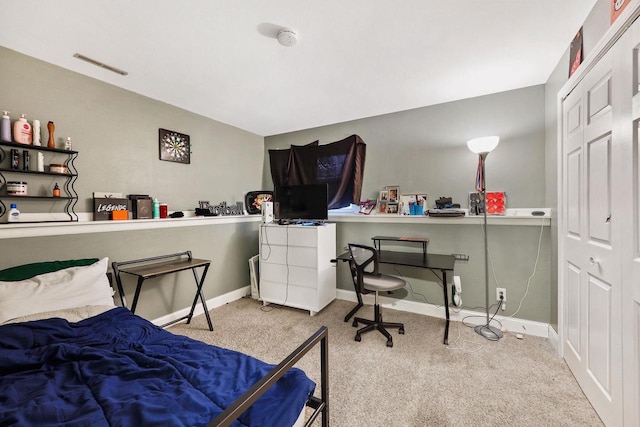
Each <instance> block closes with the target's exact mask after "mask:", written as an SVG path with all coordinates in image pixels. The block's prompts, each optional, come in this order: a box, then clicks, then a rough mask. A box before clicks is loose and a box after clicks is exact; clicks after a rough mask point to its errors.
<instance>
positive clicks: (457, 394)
mask: <svg viewBox="0 0 640 427" xmlns="http://www.w3.org/2000/svg"><path fill="white" fill-rule="evenodd" d="M352 306H353V303H350V302H347V301H341V300H336V301H334V302H333V303H331V304H330V305H329V306H328V307H326V308H325V309H324V310H322V311H321V312H320V313H318V314H317V315H315V316H309V313H308V312H305V311H301V310H296V309H290V308H286V307H281V306H272V305H270V306H267V307H263V306H262V304H261V303H260V302H258V301H255V300H251V299H248V298H245V299H241V300H238V301H234V302H233V303H230V304H227V305H225V306H222V307H219V308H216V309H214V310H211V318H212V321H213V325H214V331H213V332H209V330H208V329H207V326H206V322H205V319H204V316H198V317H197V318H194V321H193V322H192V323H191V325H185V324H178V325H175V326H173V327H172V328H171V329H170V331H171V332H173V333H177V334H184V335H188V336H190V337H193V338H195V339H199V340H202V341H205V342H208V343H210V344H214V345H218V346H221V347H226V348H231V349H234V350H239V351H242V352H244V353H247V354H250V355H252V356H255V357H257V358H259V359H262V360H265V361H267V362H270V363H278V362H280V360H282V359H283V358H284V357H286V356H287V355H288V354H289V353H290V352H291V351H292V350H294V349H295V348H296V347H297V346H298V345H299V344H300V343H302V342H303V341H304V340H305V339H306V338H308V337H309V335H311V334H312V333H314V332H315V331H316V330H317V329H318V328H319V327H320V326H322V325H326V326H328V327H329V377H330V384H329V390H330V391H329V398H330V400H329V405H330V421H331V425H332V426H334V427H343V426H349V427H360V426H363V427H364V426H366V427H372V426H380V427H382V426H384V427H395V426H602V425H603V424H602V423H601V421H600V419H599V418H598V416H597V414H596V413H595V411H594V410H593V408H592V407H591V405H590V404H589V402H588V401H587V399H586V398H585V396H584V394H583V393H582V391H581V390H580V387H579V386H578V384H577V383H576V381H575V379H574V378H573V376H572V375H571V372H570V371H569V369H568V367H567V365H566V364H565V362H564V361H563V359H561V358H560V357H558V355H557V353H556V352H555V350H554V349H553V348H552V347H551V345H550V344H549V342H548V341H547V340H546V339H542V338H536V337H530V336H525V337H524V339H522V340H519V339H516V338H515V336H513V335H512V334H510V333H507V334H506V336H505V338H503V339H501V340H500V341H497V342H491V341H487V340H486V339H484V338H482V337H481V336H479V335H477V334H476V333H475V332H474V331H473V329H471V328H468V327H466V326H464V325H462V324H461V323H459V322H452V323H451V329H450V332H449V342H450V345H449V346H445V345H443V344H442V338H443V331H444V320H441V319H436V318H433V317H429V316H422V315H418V314H412V313H405V312H400V311H395V310H391V309H385V308H383V309H382V310H383V318H384V320H386V321H390V322H403V323H404V324H405V330H406V334H405V335H399V334H398V333H397V331H392V335H393V341H394V346H393V348H388V347H387V346H386V345H385V344H386V339H385V338H384V337H383V336H382V335H381V334H379V333H378V332H369V333H367V334H364V335H363V336H362V342H355V341H354V339H353V338H354V333H355V328H353V327H352V326H351V322H349V323H345V322H344V321H343V318H344V315H345V314H346V313H347V312H348V311H349V310H350V309H351V307H352ZM372 312H373V309H372V307H371V306H365V307H363V308H361V309H360V311H359V313H358V315H360V316H361V317H364V318H371V317H372ZM297 366H298V367H300V368H301V369H303V370H304V371H305V372H307V374H308V375H309V376H310V377H311V378H312V379H313V380H314V381H316V383H319V378H320V375H319V373H320V370H319V350H314V351H312V352H311V353H309V354H308V355H307V356H306V357H305V358H303V359H302V360H301V361H300V362H299V363H298V365H297ZM317 394H318V393H317V392H316V395H317ZM315 425H320V423H319V421H316V423H315Z"/></svg>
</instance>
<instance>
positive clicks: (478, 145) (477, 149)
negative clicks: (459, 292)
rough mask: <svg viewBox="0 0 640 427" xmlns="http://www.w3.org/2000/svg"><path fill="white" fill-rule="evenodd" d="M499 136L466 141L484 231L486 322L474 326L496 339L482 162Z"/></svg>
mask: <svg viewBox="0 0 640 427" xmlns="http://www.w3.org/2000/svg"><path fill="white" fill-rule="evenodd" d="M499 141H500V138H499V137H497V136H485V137H482V138H476V139H472V140H470V141H467V146H468V147H469V150H471V151H472V152H474V153H476V154H478V155H479V156H480V158H479V162H478V163H479V164H478V171H477V172H476V190H478V191H480V193H481V194H482V206H483V210H482V216H483V220H484V221H483V227H484V228H483V231H484V286H485V302H486V307H487V310H486V311H487V313H486V314H487V322H486V323H485V324H484V325H478V326H476V327H475V328H474V330H475V331H476V333H477V334H479V335H482V336H483V337H485V338H486V339H488V340H491V341H497V340H499V339H500V338H502V337H503V334H502V331H501V330H500V329H498V328H496V327H494V326H491V319H490V318H489V307H490V305H489V238H488V233H487V184H486V181H485V179H484V177H485V175H484V171H485V168H484V163H485V161H486V159H487V155H489V153H490V152H491V151H492V150H493V149H494V148H496V147H497V146H498V142H499Z"/></svg>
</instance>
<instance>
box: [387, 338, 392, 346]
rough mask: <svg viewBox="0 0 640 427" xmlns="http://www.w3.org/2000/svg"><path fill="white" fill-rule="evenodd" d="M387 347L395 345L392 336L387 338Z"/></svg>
mask: <svg viewBox="0 0 640 427" xmlns="http://www.w3.org/2000/svg"><path fill="white" fill-rule="evenodd" d="M387 347H393V340H392V339H391V338H389V339H388V340H387Z"/></svg>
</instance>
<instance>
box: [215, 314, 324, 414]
mask: <svg viewBox="0 0 640 427" xmlns="http://www.w3.org/2000/svg"><path fill="white" fill-rule="evenodd" d="M328 331H329V330H328V328H327V327H326V326H323V327H321V328H320V329H318V331H317V332H316V333H315V334H313V335H312V336H310V337H309V338H308V339H307V340H306V341H305V342H304V343H302V344H301V345H300V346H299V347H298V348H296V349H295V350H294V351H293V352H292V353H291V354H289V356H287V357H286V358H285V359H284V360H283V361H282V362H280V363H279V364H278V366H276V367H275V368H273V369H272V370H271V371H270V372H269V373H268V374H267V375H266V376H264V377H263V378H262V379H261V380H260V381H258V382H257V383H255V384H254V385H253V387H251V388H250V389H249V390H247V391H246V392H245V393H244V394H243V395H242V396H240V397H239V398H238V399H237V400H236V401H235V402H233V403H232V404H231V405H229V407H227V409H225V410H224V411H223V412H222V413H221V414H220V415H218V416H217V417H216V418H215V419H213V421H211V422H210V423H209V424H208V426H209V427H218V426H220V427H226V426H230V425H231V423H233V422H234V421H235V420H236V419H237V418H238V417H239V416H240V415H241V414H242V413H243V412H244V411H246V410H247V409H249V407H250V406H251V405H252V404H253V403H254V402H255V401H256V400H258V399H259V398H260V396H262V395H263V394H264V393H265V392H266V391H267V390H268V389H269V387H271V386H272V385H273V384H274V383H275V382H276V381H278V379H280V377H282V376H283V375H284V374H285V373H286V372H287V371H288V370H289V369H291V368H292V367H293V366H294V365H295V364H296V363H297V362H298V360H300V359H301V358H302V357H303V356H304V355H305V354H307V353H308V352H309V350H311V349H312V348H313V347H315V345H316V344H318V343H320V398H317V397H315V396H311V397H310V398H309V399H308V400H307V404H306V406H308V407H310V408H313V409H314V411H313V413H312V414H311V416H310V417H309V419H308V420H307V422H306V423H305V427H309V426H311V425H312V424H313V422H314V421H315V420H316V418H317V417H318V415H320V414H322V427H329V359H328V356H329V351H328V350H329V344H328V338H329V332H328Z"/></svg>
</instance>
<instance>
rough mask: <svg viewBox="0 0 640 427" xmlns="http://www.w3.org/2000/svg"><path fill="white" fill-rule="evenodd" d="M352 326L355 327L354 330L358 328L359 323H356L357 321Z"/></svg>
mask: <svg viewBox="0 0 640 427" xmlns="http://www.w3.org/2000/svg"><path fill="white" fill-rule="evenodd" d="M351 326H353V327H354V328H357V327H358V322H356V321H355V320H354V321H353V323H351Z"/></svg>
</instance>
